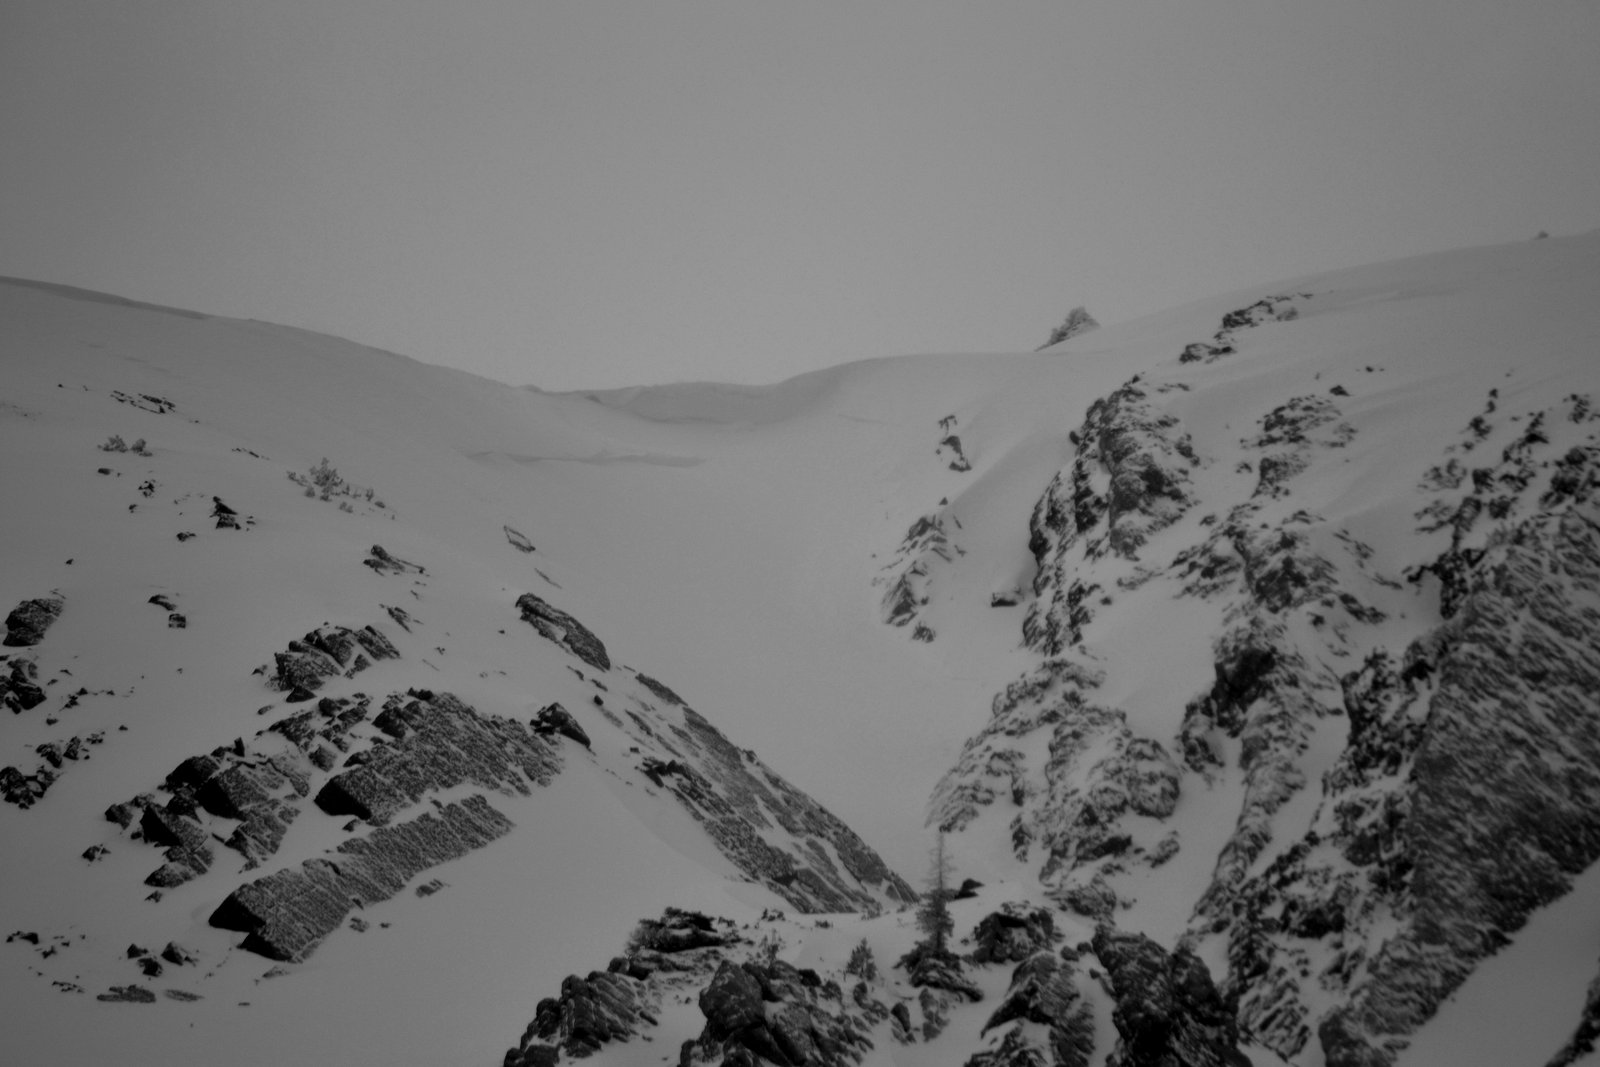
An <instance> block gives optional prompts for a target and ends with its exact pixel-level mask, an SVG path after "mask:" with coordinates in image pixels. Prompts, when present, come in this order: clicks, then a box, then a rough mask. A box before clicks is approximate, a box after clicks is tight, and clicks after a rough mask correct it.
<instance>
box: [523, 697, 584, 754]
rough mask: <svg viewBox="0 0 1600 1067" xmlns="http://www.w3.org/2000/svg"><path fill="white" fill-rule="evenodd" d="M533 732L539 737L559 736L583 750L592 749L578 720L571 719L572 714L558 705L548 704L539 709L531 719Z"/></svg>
mask: <svg viewBox="0 0 1600 1067" xmlns="http://www.w3.org/2000/svg"><path fill="white" fill-rule="evenodd" d="M533 732H534V733H536V734H538V735H539V736H540V737H549V736H550V735H551V734H560V735H561V736H562V737H566V738H570V739H571V740H573V741H576V742H578V744H580V745H582V746H583V747H584V748H591V747H593V746H592V745H590V743H589V735H588V734H587V733H585V732H584V729H583V727H582V726H579V725H578V720H577V719H574V718H573V717H572V712H570V711H568V710H567V709H566V708H564V707H562V706H561V705H560V704H550V705H547V706H545V707H543V708H540V709H539V714H537V715H535V716H534V718H533Z"/></svg>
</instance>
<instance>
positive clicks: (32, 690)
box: [0, 656, 44, 714]
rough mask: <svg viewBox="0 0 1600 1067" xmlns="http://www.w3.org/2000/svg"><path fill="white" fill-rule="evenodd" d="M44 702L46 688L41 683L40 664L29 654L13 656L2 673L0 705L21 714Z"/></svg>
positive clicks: (0, 678)
mask: <svg viewBox="0 0 1600 1067" xmlns="http://www.w3.org/2000/svg"><path fill="white" fill-rule="evenodd" d="M43 703H44V689H43V687H41V686H40V685H39V665H38V664H36V663H35V662H34V661H33V660H32V659H31V658H30V657H28V656H14V657H12V658H11V662H10V664H9V666H8V667H7V669H6V672H5V673H4V674H3V675H0V707H6V708H9V709H11V712H12V713H13V714H20V713H21V712H24V711H31V710H32V709H34V708H36V707H38V706H39V705H40V704H43Z"/></svg>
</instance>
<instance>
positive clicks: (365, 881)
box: [210, 795, 512, 960]
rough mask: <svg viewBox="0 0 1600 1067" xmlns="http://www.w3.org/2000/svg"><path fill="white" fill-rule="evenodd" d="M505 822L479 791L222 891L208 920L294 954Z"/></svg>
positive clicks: (503, 829)
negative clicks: (224, 893)
mask: <svg viewBox="0 0 1600 1067" xmlns="http://www.w3.org/2000/svg"><path fill="white" fill-rule="evenodd" d="M511 828H512V824H511V821H510V820H509V819H507V818H506V817H505V816H504V815H501V814H500V813H499V812H498V811H496V810H495V809H494V808H492V807H490V806H489V802H488V801H487V800H485V799H484V798H483V797H482V796H476V795H474V796H470V797H468V798H466V799H465V800H462V801H460V802H459V803H454V804H446V805H443V806H440V807H439V808H438V809H437V810H436V811H433V812H427V813H424V814H422V815H419V816H418V817H416V818H415V819H411V820H409V821H407V822H403V823H398V824H396V825H394V826H382V827H378V828H376V829H374V830H373V831H372V833H370V834H368V835H367V836H365V837H360V838H355V839H353V840H349V841H345V842H344V843H342V844H340V845H339V847H338V848H337V849H335V850H334V851H333V852H332V853H330V854H329V855H328V856H327V858H324V859H314V860H307V861H306V862H305V863H303V864H301V865H300V866H299V867H294V868H289V869H286V870H281V871H277V872H275V873H273V874H270V875H267V876H266V877H265V878H258V879H256V880H255V881H253V882H249V883H246V884H245V885H242V886H240V887H239V888H238V889H236V890H234V891H233V892H232V893H230V894H229V895H228V897H227V899H225V900H224V901H223V902H222V903H221V904H220V905H219V906H218V907H217V909H216V910H215V911H213V912H212V913H211V918H210V923H211V925H212V926H216V927H220V928H222V929H224V930H234V931H238V932H240V933H243V934H245V935H246V936H245V939H244V947H245V948H247V949H249V950H250V951H252V952H256V953H259V954H260V955H263V956H266V957H267V958H268V959H275V960H302V959H305V958H306V957H307V956H309V955H310V954H311V953H312V952H313V951H314V950H315V949H316V947H317V945H318V944H320V943H321V941H322V939H323V938H325V937H327V936H328V935H329V934H330V933H332V932H333V931H334V930H336V929H338V928H339V926H340V925H341V924H342V923H343V922H344V919H345V916H346V915H348V914H349V913H350V912H351V910H352V909H354V908H357V907H367V906H370V905H372V904H376V903H378V902H380V901H384V900H388V899H389V898H390V897H392V896H394V895H395V894H396V893H398V892H400V891H401V890H402V889H404V888H405V886H406V883H408V882H409V881H410V880H411V879H412V878H414V877H416V876H417V875H418V874H421V873H422V872H423V871H425V870H427V869H428V868H430V867H435V866H437V865H439V864H441V863H444V862H446V861H447V860H452V859H457V858H459V857H461V856H464V855H466V854H467V853H468V852H471V851H473V850H474V849H478V848H482V847H483V846H484V845H487V844H488V843H489V842H491V841H493V840H495V839H496V838H499V837H502V836H504V835H505V834H506V833H508V832H509V831H510V830H511Z"/></svg>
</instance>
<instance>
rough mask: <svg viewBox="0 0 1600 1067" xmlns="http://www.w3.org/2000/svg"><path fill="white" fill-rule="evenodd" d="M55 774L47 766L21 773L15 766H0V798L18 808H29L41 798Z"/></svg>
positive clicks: (53, 780)
mask: <svg viewBox="0 0 1600 1067" xmlns="http://www.w3.org/2000/svg"><path fill="white" fill-rule="evenodd" d="M55 780H56V775H55V772H54V771H52V770H51V769H50V768H49V767H39V768H38V769H36V770H35V771H34V772H33V773H32V774H23V773H22V772H21V771H19V770H17V768H15V767H0V800H4V801H5V802H6V803H7V804H15V805H16V806H17V807H19V808H24V809H26V808H31V807H33V805H35V804H37V803H38V802H39V801H40V800H41V799H43V797H44V795H45V793H46V792H47V791H48V790H49V789H50V786H51V785H52V784H54V783H55Z"/></svg>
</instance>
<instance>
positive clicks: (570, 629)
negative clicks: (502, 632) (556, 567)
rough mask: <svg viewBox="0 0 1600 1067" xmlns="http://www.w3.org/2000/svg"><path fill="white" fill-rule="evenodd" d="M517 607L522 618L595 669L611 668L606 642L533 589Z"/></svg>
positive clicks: (545, 636)
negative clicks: (602, 641) (533, 592)
mask: <svg viewBox="0 0 1600 1067" xmlns="http://www.w3.org/2000/svg"><path fill="white" fill-rule="evenodd" d="M517 610H518V611H520V612H522V621H523V622H525V623H527V624H528V625H529V626H532V627H533V628H534V629H535V630H537V631H538V632H539V636H541V637H543V638H545V639H546V640H549V641H554V642H555V643H556V644H558V645H561V646H562V647H563V648H565V649H566V650H567V651H568V652H571V653H572V654H573V655H574V656H577V657H578V658H579V659H581V660H583V661H584V662H585V663H587V664H588V665H589V666H591V667H593V668H594V669H595V670H600V671H609V670H610V669H611V657H610V656H608V655H606V646H605V645H603V644H601V643H600V639H599V638H598V637H596V636H595V635H594V634H592V633H590V632H589V630H588V628H587V627H585V626H584V625H583V623H581V622H579V621H578V620H577V619H575V618H573V617H572V616H571V615H568V614H567V613H566V612H564V611H562V610H561V609H559V608H556V607H554V606H552V605H551V604H549V603H548V602H546V601H545V600H543V599H541V598H539V597H537V596H535V595H533V594H532V593H523V594H522V595H521V596H520V597H518V598H517Z"/></svg>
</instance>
